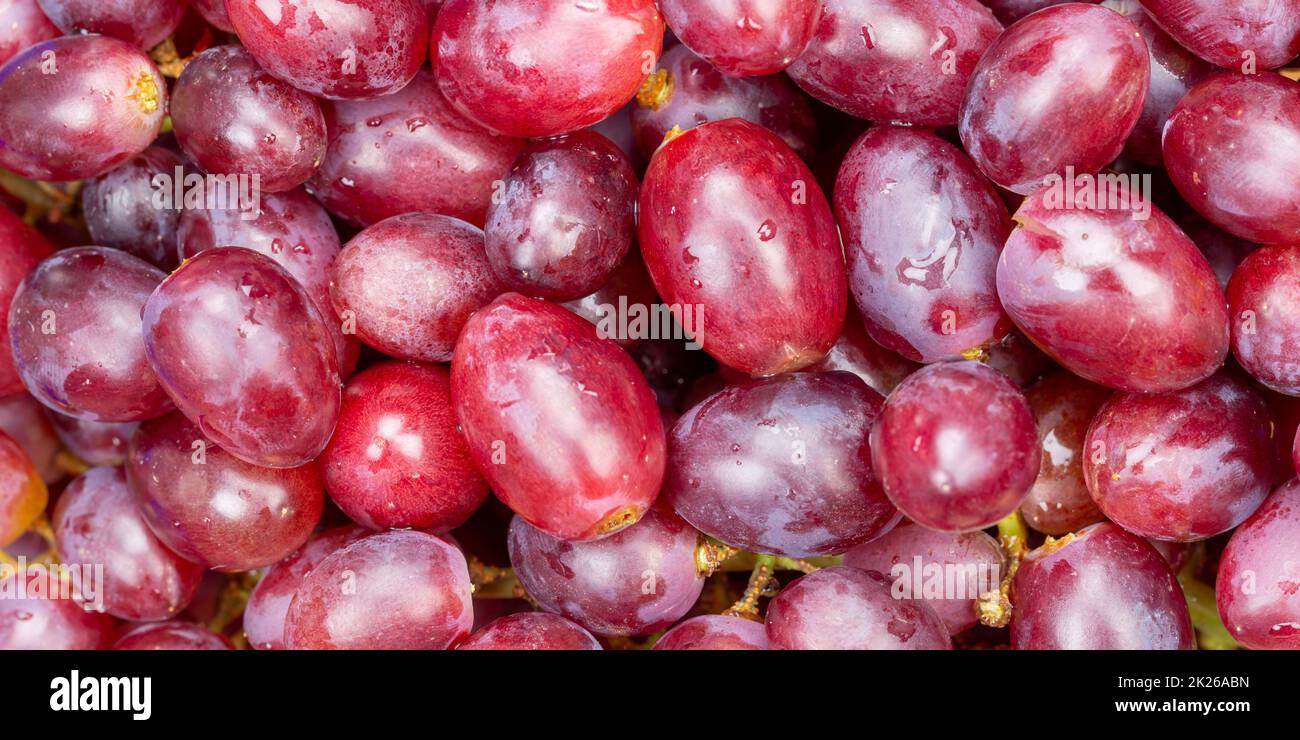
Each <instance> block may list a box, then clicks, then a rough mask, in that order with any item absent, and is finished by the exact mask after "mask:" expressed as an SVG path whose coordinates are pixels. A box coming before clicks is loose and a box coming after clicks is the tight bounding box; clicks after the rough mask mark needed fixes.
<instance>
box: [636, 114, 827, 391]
mask: <svg viewBox="0 0 1300 740" xmlns="http://www.w3.org/2000/svg"><path fill="white" fill-rule="evenodd" d="M639 213H640V216H639V218H640V223H639V225H638V234H639V241H640V244H641V253H642V256H643V257H644V259H645V262H646V267H647V268H649V270H650V276H651V277H652V278H653V279H654V283H655V287H656V288H657V289H658V290H659V294H660V295H661V296H663V298H664V301H665V302H666V303H668V304H669V306H671V307H672V308H673V312H674V314H679V318H680V314H681V312H682V311H683V310H684V309H685V308H686V307H691V308H692V310H693V313H694V314H695V316H693V317H692V321H690V322H686V323H691V324H697V325H699V326H697V327H695V328H696V329H702V331H697V333H698V334H700V336H699V337H698V338H697V339H698V340H699V341H700V343H701V344H702V345H703V347H704V350H705V351H706V352H708V353H709V354H711V355H713V356H714V357H715V358H717V359H718V361H719V362H721V363H723V364H725V365H728V366H730V367H732V368H735V369H737V370H740V371H742V372H745V373H748V374H751V375H755V376H762V375H775V374H778V373H783V372H793V371H795V370H799V369H801V368H803V367H806V366H808V365H811V364H813V363H815V362H817V361H818V360H820V359H822V357H824V356H825V355H826V353H827V351H829V350H830V348H831V346H832V345H833V344H834V343H835V339H836V338H837V337H838V336H839V333H840V329H841V327H842V326H843V324H844V312H845V308H846V304H847V302H848V296H847V289H846V285H845V277H844V260H843V256H842V255H843V252H842V251H841V249H840V245H839V235H838V234H837V230H836V226H835V220H834V218H833V216H832V215H831V209H830V205H829V204H828V203H827V201H826V196H825V195H823V194H822V192H821V188H820V187H818V185H817V181H816V180H815V178H814V177H813V174H812V172H811V171H810V170H809V169H808V167H807V165H805V164H804V163H803V162H802V161H801V160H800V159H799V157H798V155H796V154H795V153H794V151H793V150H792V149H790V147H788V146H786V145H785V143H784V142H782V141H781V140H780V138H778V137H777V136H776V135H775V134H773V133H771V132H769V131H767V130H766V129H764V128H761V127H759V126H756V125H754V124H752V123H749V122H747V121H742V120H739V119H728V120H725V121H714V122H712V123H706V124H704V125H703V126H699V127H696V128H693V129H691V130H690V131H687V132H686V133H684V134H682V135H681V136H679V137H677V138H675V139H673V140H672V141H670V142H668V143H667V144H665V145H664V146H663V147H661V148H660V149H659V151H658V152H656V153H655V157H654V160H653V161H651V163H650V168H649V170H648V171H647V172H646V175H645V180H644V183H643V184H642V187H641V199H640V211H639ZM701 307H702V308H701ZM795 307H797V309H798V310H795ZM700 311H703V316H700V314H699V312H700Z"/></svg>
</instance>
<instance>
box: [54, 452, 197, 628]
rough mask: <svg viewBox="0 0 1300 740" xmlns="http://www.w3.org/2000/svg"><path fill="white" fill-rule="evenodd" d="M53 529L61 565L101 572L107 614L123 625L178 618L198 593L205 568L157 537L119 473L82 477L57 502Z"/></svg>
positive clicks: (97, 472)
mask: <svg viewBox="0 0 1300 740" xmlns="http://www.w3.org/2000/svg"><path fill="white" fill-rule="evenodd" d="M51 524H52V525H53V527H54V534H55V537H56V538H57V543H58V548H59V555H60V557H61V558H62V559H63V562H65V563H73V564H86V565H96V566H103V569H104V571H103V574H104V577H103V582H102V583H100V584H98V588H99V590H100V592H99V595H100V596H101V597H102V598H103V610H104V611H106V612H108V613H109V614H112V615H113V616H115V617H118V618H119V619H127V620H130V621H134V622H150V621H154V620H160V619H168V618H170V617H174V616H176V614H177V613H178V612H180V610H182V609H184V608H185V606H186V605H187V604H189V602H190V599H191V598H193V596H194V592H195V590H196V589H198V587H199V578H200V577H202V575H203V568H202V566H199V565H196V564H194V563H191V562H189V561H187V560H185V559H183V558H181V557H180V556H178V555H177V554H176V553H174V552H172V551H171V550H169V549H167V547H166V546H164V545H163V543H162V542H160V541H159V540H158V538H156V537H154V536H153V534H152V533H151V532H150V531H149V528H148V527H147V526H146V525H145V522H144V517H143V516H141V514H140V511H139V509H137V508H136V505H135V499H134V498H133V497H132V495H131V490H130V489H129V488H127V484H126V475H125V474H124V473H123V472H122V469H121V468H91V469H90V470H87V471H86V472H85V473H83V474H81V475H80V476H78V477H77V478H76V479H75V480H73V481H72V483H70V484H68V487H67V488H66V489H64V491H63V495H62V496H60V497H59V503H58V506H56V507H55V509H54V516H53V517H52V518H51Z"/></svg>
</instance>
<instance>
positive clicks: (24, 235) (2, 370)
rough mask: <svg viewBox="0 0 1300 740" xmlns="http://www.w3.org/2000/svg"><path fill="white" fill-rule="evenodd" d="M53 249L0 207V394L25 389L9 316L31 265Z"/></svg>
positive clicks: (36, 232) (32, 230)
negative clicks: (16, 361)
mask: <svg viewBox="0 0 1300 740" xmlns="http://www.w3.org/2000/svg"><path fill="white" fill-rule="evenodd" d="M53 253H54V245H52V244H50V243H49V241H47V240H46V239H45V237H44V236H41V234H40V232H38V231H36V230H35V229H33V228H32V227H30V226H28V225H27V224H25V223H23V221H22V219H20V218H19V217H18V216H15V215H14V214H13V213H11V212H10V211H9V210H8V209H6V208H2V207H0V395H3V396H9V395H12V394H14V393H22V392H23V390H24V387H23V380H22V378H21V377H19V375H18V368H17V367H16V366H15V365H14V353H13V350H12V349H11V348H10V337H9V321H8V316H9V307H10V305H11V304H12V303H13V300H14V293H16V292H17V291H18V286H19V285H20V284H21V283H22V281H23V278H25V277H27V274H28V273H30V272H31V271H32V268H34V267H36V265H38V264H39V263H40V262H41V260H43V259H45V258H46V257H49V256H50V255H51V254H53Z"/></svg>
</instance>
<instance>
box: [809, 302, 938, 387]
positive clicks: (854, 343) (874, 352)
mask: <svg viewBox="0 0 1300 740" xmlns="http://www.w3.org/2000/svg"><path fill="white" fill-rule="evenodd" d="M920 367H921V366H920V365H918V364H917V363H915V362H912V361H911V360H908V359H906V358H904V357H902V356H900V355H898V354H897V353H895V352H893V351H892V350H888V349H885V348H884V347H882V346H880V345H879V344H876V341H875V340H874V339H872V338H871V337H869V336H867V331H866V329H865V328H863V325H862V315H861V314H859V313H858V312H857V311H850V312H849V314H848V315H847V316H845V317H844V331H843V333H841V334H840V338H839V339H837V340H835V344H834V345H833V346H832V347H831V350H830V352H827V353H826V357H824V358H822V359H821V360H820V361H819V362H817V364H815V365H812V366H811V367H809V368H808V369H809V370H811V371H815V372H831V371H833V370H844V371H846V372H850V373H853V374H854V375H856V376H858V377H859V378H862V381H863V382H864V383H866V384H867V385H869V386H871V389H872V390H873V391H875V392H876V393H879V394H880V395H882V396H887V395H889V393H890V391H892V390H894V388H896V387H897V386H898V384H899V383H901V382H903V378H906V377H907V376H908V375H911V374H912V373H913V372H915V371H917V370H918V369H920Z"/></svg>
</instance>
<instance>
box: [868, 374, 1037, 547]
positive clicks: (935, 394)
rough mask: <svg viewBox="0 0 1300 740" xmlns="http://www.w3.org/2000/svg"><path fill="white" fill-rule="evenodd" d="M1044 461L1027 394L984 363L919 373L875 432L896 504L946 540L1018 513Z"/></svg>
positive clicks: (896, 395)
mask: <svg viewBox="0 0 1300 740" xmlns="http://www.w3.org/2000/svg"><path fill="white" fill-rule="evenodd" d="M1039 457H1040V452H1039V445H1038V433H1037V430H1036V427H1035V424H1034V414H1033V411H1032V410H1031V409H1030V407H1029V402H1028V401H1027V400H1025V396H1024V394H1023V393H1021V392H1020V389H1019V388H1017V387H1016V386H1015V384H1014V383H1012V382H1011V380H1010V379H1009V378H1007V376H1005V375H1003V374H1002V373H999V372H998V371H996V370H992V369H990V368H988V367H985V366H984V365H981V364H979V363H977V362H969V361H966V362H944V363H938V364H934V365H927V366H926V367H924V368H921V369H920V370H918V371H916V372H915V373H912V374H911V375H909V376H908V377H907V379H906V380H904V381H903V382H902V384H900V385H899V386H898V388H896V389H894V392H893V393H892V394H891V395H890V396H889V399H888V400H887V401H885V407H884V410H882V411H881V412H880V415H879V416H878V417H877V418H876V422H875V425H874V426H873V427H872V430H871V459H872V462H873V464H874V465H875V470H876V474H877V475H879V476H880V479H881V481H882V482H883V483H884V487H885V493H886V494H887V495H888V496H889V499H890V500H891V501H893V502H894V505H895V506H897V507H898V508H899V509H901V510H902V512H903V513H904V514H906V515H907V516H908V518H910V519H912V520H913V521H915V522H916V523H917V524H921V525H923V526H926V527H930V528H931V529H938V530H941V531H945V532H960V531H970V530H975V529H983V528H984V527H987V526H989V525H991V524H994V523H996V522H997V521H998V520H1000V519H1002V518H1003V517H1005V516H1006V515H1008V514H1010V513H1011V512H1013V511H1015V510H1016V508H1017V507H1018V506H1020V502H1021V500H1022V499H1023V498H1024V497H1025V494H1026V493H1027V492H1028V491H1029V488H1030V486H1032V485H1033V484H1034V479H1035V477H1036V476H1037V475H1038V468H1039Z"/></svg>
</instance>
